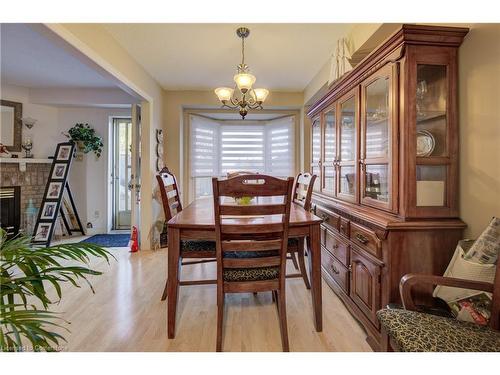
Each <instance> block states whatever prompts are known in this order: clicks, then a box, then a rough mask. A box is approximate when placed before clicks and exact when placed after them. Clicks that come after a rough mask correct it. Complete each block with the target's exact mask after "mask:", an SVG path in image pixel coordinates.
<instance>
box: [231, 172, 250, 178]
mask: <svg viewBox="0 0 500 375" xmlns="http://www.w3.org/2000/svg"><path fill="white" fill-rule="evenodd" d="M249 174H257V173H256V172H251V171H234V172H227V178H233V177H237V176H244V175H249Z"/></svg>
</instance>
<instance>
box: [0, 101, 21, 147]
mask: <svg viewBox="0 0 500 375" xmlns="http://www.w3.org/2000/svg"><path fill="white" fill-rule="evenodd" d="M0 108H1V116H2V117H1V122H0V143H2V144H3V145H4V146H6V147H7V150H9V151H11V152H21V142H22V137H23V136H22V132H23V123H22V117H23V104H22V103H18V102H12V101H10V100H4V99H2V100H1V103H0Z"/></svg>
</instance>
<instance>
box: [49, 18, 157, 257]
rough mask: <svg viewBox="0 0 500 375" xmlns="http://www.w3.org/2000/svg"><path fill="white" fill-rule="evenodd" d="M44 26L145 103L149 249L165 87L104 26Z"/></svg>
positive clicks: (144, 240) (144, 235)
mask: <svg viewBox="0 0 500 375" xmlns="http://www.w3.org/2000/svg"><path fill="white" fill-rule="evenodd" d="M45 27H46V28H47V30H46V31H45V32H46V33H47V34H50V33H54V34H55V35H57V36H58V37H60V38H62V39H63V40H64V41H65V42H66V44H67V45H68V46H71V48H69V47H67V48H68V49H70V50H75V51H77V55H79V54H81V55H82V56H84V59H85V63H87V64H88V63H89V62H92V63H93V64H94V65H95V68H96V69H98V70H100V71H101V73H102V74H105V75H107V76H109V77H110V78H112V79H114V80H116V82H117V85H119V86H120V87H121V88H122V89H124V90H126V91H127V92H129V93H130V94H132V95H137V96H140V97H141V98H142V100H143V101H142V137H141V142H142V143H141V157H142V163H141V166H142V169H141V217H140V223H141V225H140V231H141V249H149V248H150V247H151V241H150V240H151V229H152V226H153V223H154V221H155V220H157V219H160V218H161V217H162V216H163V213H162V212H161V207H160V205H159V204H158V203H157V202H156V201H155V200H153V198H152V197H153V187H154V183H155V174H156V168H155V164H156V156H155V148H154V147H153V145H154V144H155V129H161V128H162V127H163V124H162V121H163V97H162V88H161V87H160V86H159V85H158V83H157V82H156V81H155V80H154V79H153V78H152V77H151V76H150V75H149V74H148V73H147V72H146V71H145V70H144V68H143V67H142V66H141V65H139V64H138V63H137V62H136V61H135V60H134V59H133V58H132V57H131V56H130V55H129V54H128V53H127V52H126V51H125V49H124V48H123V47H121V45H120V44H119V43H118V42H117V41H116V40H115V39H114V38H113V37H112V36H111V35H110V34H109V33H108V32H107V31H106V30H105V29H104V28H103V27H102V26H100V25H97V24H46V25H45ZM43 31H44V30H42V32H43ZM65 47H66V46H65Z"/></svg>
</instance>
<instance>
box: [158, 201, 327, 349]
mask: <svg viewBox="0 0 500 375" xmlns="http://www.w3.org/2000/svg"><path fill="white" fill-rule="evenodd" d="M213 205H214V204H213V200H212V199H211V198H200V199H197V200H195V201H193V202H192V203H191V204H190V205H188V206H187V207H184V208H183V210H182V211H181V212H179V213H178V214H177V215H175V216H174V217H172V219H170V220H169V221H168V224H167V226H168V282H167V283H168V297H167V298H168V299H167V304H168V308H167V309H168V310H167V315H168V317H167V319H168V338H169V339H173V338H174V337H175V323H176V312H177V303H178V295H179V285H180V280H179V269H180V262H181V259H180V241H181V240H213V241H215V223H214V210H213ZM231 220H232V221H234V222H235V223H237V222H238V221H239V220H242V221H243V220H248V219H243V218H241V219H239V218H232V219H231ZM255 220H269V222H272V218H270V217H266V216H262V217H261V218H257V219H255ZM321 222H322V219H320V218H319V217H317V216H315V215H314V214H313V213H312V212H309V211H306V210H305V209H304V208H303V207H302V206H301V205H299V204H296V203H292V207H291V210H290V224H289V237H301V236H307V237H309V244H310V245H309V249H308V250H309V252H308V257H309V274H310V278H311V297H312V307H313V317H314V325H315V328H316V331H317V332H321V331H322V329H323V328H322V326H323V317H322V310H323V307H322V304H323V302H322V293H321V239H320V224H321Z"/></svg>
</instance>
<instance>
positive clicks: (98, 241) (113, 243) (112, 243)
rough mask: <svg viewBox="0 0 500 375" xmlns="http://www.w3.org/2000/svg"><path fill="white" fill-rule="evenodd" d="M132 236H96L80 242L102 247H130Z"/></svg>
mask: <svg viewBox="0 0 500 375" xmlns="http://www.w3.org/2000/svg"><path fill="white" fill-rule="evenodd" d="M129 240H130V234H96V235H94V236H92V237H89V238H87V239H85V240H83V241H80V242H87V243H93V244H95V245H99V246H102V247H128V241H129Z"/></svg>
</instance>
